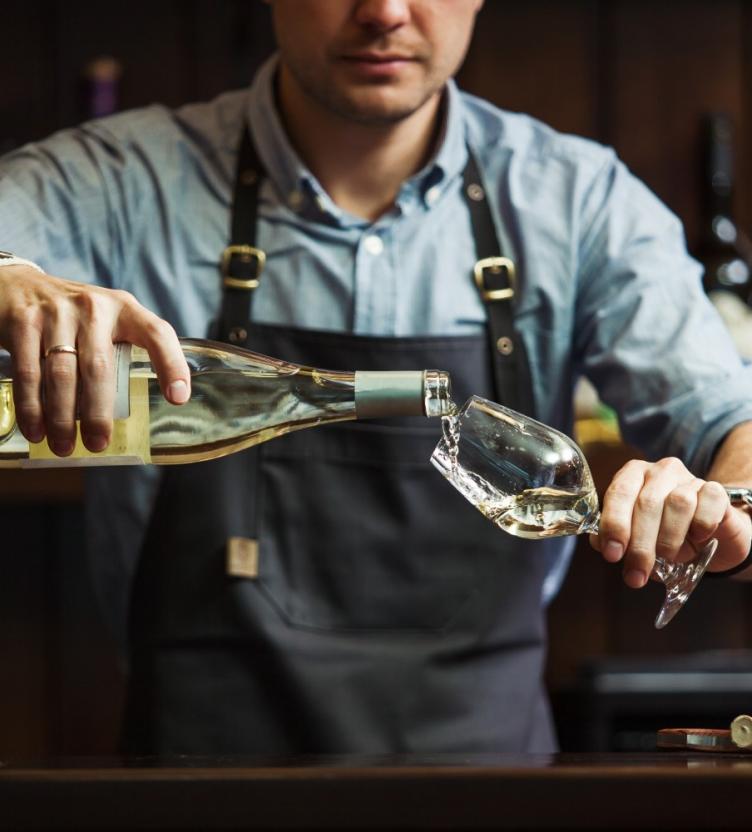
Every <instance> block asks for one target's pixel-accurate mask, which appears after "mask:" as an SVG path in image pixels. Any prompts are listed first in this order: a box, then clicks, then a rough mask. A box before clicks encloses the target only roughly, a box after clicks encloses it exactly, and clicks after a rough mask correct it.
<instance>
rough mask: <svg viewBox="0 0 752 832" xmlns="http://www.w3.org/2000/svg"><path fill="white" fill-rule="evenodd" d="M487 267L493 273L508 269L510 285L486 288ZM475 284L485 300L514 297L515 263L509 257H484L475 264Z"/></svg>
mask: <svg viewBox="0 0 752 832" xmlns="http://www.w3.org/2000/svg"><path fill="white" fill-rule="evenodd" d="M486 269H488V271H489V272H491V274H499V272H501V271H502V269H506V272H507V280H508V281H509V286H507V287H506V288H504V289H487V288H486V279H485V276H486ZM474 273H475V285H476V286H477V287H478V291H479V292H480V295H481V297H482V298H483V300H509V299H511V298H513V297H514V290H515V286H516V274H515V268H514V263H513V262H512V261H511V260H510V259H509V258H508V257H484V258H483V259H482V260H478V262H477V263H476V264H475V269H474Z"/></svg>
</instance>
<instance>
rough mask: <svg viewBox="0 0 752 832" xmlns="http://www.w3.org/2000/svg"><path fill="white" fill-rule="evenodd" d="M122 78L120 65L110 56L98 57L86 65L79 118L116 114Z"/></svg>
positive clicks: (85, 118)
mask: <svg viewBox="0 0 752 832" xmlns="http://www.w3.org/2000/svg"><path fill="white" fill-rule="evenodd" d="M122 76H123V67H122V64H121V63H120V61H118V60H117V58H113V57H112V56H110V55H100V56H99V57H97V58H94V59H93V60H91V61H89V63H88V64H86V66H85V67H84V71H83V74H82V84H81V116H82V118H83V119H84V120H87V119H92V118H101V117H102V116H109V115H112V113H115V112H117V110H118V108H119V92H120V90H119V87H120V79H121V78H122Z"/></svg>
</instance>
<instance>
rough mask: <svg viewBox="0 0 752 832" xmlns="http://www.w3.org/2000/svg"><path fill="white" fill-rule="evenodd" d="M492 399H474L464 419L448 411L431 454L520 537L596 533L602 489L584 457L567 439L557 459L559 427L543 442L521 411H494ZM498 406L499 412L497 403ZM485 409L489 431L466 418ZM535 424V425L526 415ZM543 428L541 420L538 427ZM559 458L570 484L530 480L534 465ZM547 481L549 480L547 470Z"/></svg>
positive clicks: (492, 517) (478, 502)
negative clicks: (488, 403) (487, 401)
mask: <svg viewBox="0 0 752 832" xmlns="http://www.w3.org/2000/svg"><path fill="white" fill-rule="evenodd" d="M498 407H499V406H498V405H492V406H491V408H490V409H489V408H488V407H486V405H484V404H478V405H476V408H475V409H474V410H473V411H471V416H470V417H467V416H465V423H464V425H463V419H462V418H461V417H460V416H459V415H458V414H457V413H455V412H452V411H450V412H449V413H448V414H447V415H446V416H444V417H443V418H442V420H441V421H442V429H443V439H442V441H441V442H440V443H439V445H438V446H437V448H436V450H435V451H434V453H433V456H432V457H431V461H432V463H433V464H434V466H435V467H436V468H438V469H439V471H441V473H442V474H443V475H444V476H445V477H446V478H447V479H448V480H449V481H450V482H451V483H452V485H454V487H455V488H456V489H457V490H458V491H460V492H461V493H462V494H463V495H464V496H465V498H466V499H467V500H469V501H470V503H472V505H474V506H475V507H476V508H477V509H478V510H479V511H480V512H481V514H483V515H484V516H485V517H487V518H488V519H489V520H491V521H492V522H493V523H495V524H496V525H497V526H498V527H499V528H500V529H503V530H504V531H505V532H508V533H509V534H513V535H515V536H516V537H524V538H533V539H536V538H542V537H561V536H563V535H570V534H582V533H583V532H587V531H595V530H596V529H597V523H598V518H599V510H598V493H597V492H596V490H595V484H594V483H593V478H592V475H591V473H590V469H589V467H588V466H587V464H586V463H585V461H584V458H582V457H580V456H579V455H577V454H575V453H573V452H572V451H571V448H570V446H569V444H568V440H567V441H564V440H563V439H562V440H561V447H560V448H559V450H558V452H557V454H556V457H555V458H554V457H552V448H553V447H554V444H553V443H560V440H559V437H562V435H561V434H559V432H558V431H553V429H551V428H545V430H544V434H543V435H544V437H545V441H544V442H541V440H540V434H539V433H538V432H536V431H535V430H534V429H532V428H531V427H529V426H528V427H525V425H524V424H523V422H522V419H523V417H522V416H520V414H513V413H512V412H511V411H503V412H502V414H501V415H502V418H499V417H498V416H497V412H496V411H495V410H494V408H498ZM499 410H501V409H500V408H499ZM484 411H485V412H486V413H488V414H492V415H493V416H494V421H493V422H491V423H490V424H491V429H490V430H489V429H488V425H486V429H485V430H483V429H482V428H481V429H478V425H477V424H476V425H473V424H472V423H468V422H467V421H466V420H467V419H468V418H472V416H473V415H474V414H477V413H483V412H484ZM528 421H529V423H530V425H533V424H534V423H533V422H532V420H528ZM541 427H544V426H541ZM551 459H553V460H554V464H556V465H557V466H558V468H559V474H560V475H565V476H566V480H567V482H566V485H557V486H551V485H547V484H531V481H534V480H533V479H532V477H531V473H534V471H535V469H536V466H541V464H542V465H543V467H544V470H545V466H546V465H547V464H548V463H547V460H551ZM541 479H542V480H543V482H544V483H545V482H550V481H551V480H550V478H549V477H548V475H547V474H544V475H543V476H541Z"/></svg>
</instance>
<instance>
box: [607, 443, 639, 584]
mask: <svg viewBox="0 0 752 832" xmlns="http://www.w3.org/2000/svg"><path fill="white" fill-rule="evenodd" d="M647 468H648V466H647V463H644V462H641V461H639V460H633V461H631V462H628V463H627V464H626V465H625V466H624V467H623V468H622V469H621V470H620V471H618V472H617V474H616V475H615V476H614V478H613V480H612V481H611V484H610V485H609V487H608V489H607V490H606V493H605V494H604V495H603V507H602V510H601V519H600V522H599V524H598V525H599V535H598V538H599V542H598V543H599V545H598V548H599V550H600V551H601V552H602V554H603V557H604V558H605V559H606V560H607V561H608V562H609V563H617V562H619V561H620V560H622V558H623V557H624V555H625V553H626V552H627V550H628V548H629V545H630V541H631V539H632V517H633V514H634V510H635V506H636V503H637V499H638V497H639V495H640V492H641V491H642V488H643V486H644V484H645V473H646V471H647ZM631 554H632V559H631V561H630V564H629V568H630V569H635V568H636V569H638V571H639V572H644V571H645V568H646V567H645V566H643V567H642V568H640V565H639V559H638V563H637V565H635V559H634V553H631ZM650 568H652V564H650ZM649 573H650V570H649V569H648V571H647V573H646V574H649ZM624 577H625V581H627V583H628V584H629V585H630V586H632V585H638V586H642V585H643V583H644V581H641V578H640V576H639V575H638V576H633V575H629V577H628V576H627V571H626V569H625V574H624ZM640 581H641V582H640Z"/></svg>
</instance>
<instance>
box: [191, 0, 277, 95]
mask: <svg viewBox="0 0 752 832" xmlns="http://www.w3.org/2000/svg"><path fill="white" fill-rule="evenodd" d="M192 18H193V19H192V25H193V28H194V35H193V39H194V43H195V57H194V66H195V70H194V73H195V79H194V83H193V88H194V94H195V96H196V98H199V99H206V98H210V97H212V96H214V95H216V94H217V93H219V92H221V91H224V90H228V89H236V88H240V87H242V86H244V85H246V84H247V83H249V81H250V79H251V78H252V77H253V73H254V71H255V69H256V68H257V67H258V66H259V64H260V63H261V62H262V61H263V60H264V59H265V58H266V57H268V56H269V55H270V54H271V53H272V52H273V51H274V40H273V35H272V27H271V19H270V18H271V16H270V14H269V9H268V6H267V5H266V3H258V2H252V3H249V2H247V0H224V2H222V3H217V2H212V0H196V2H195V3H194V4H193V16H192Z"/></svg>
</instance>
